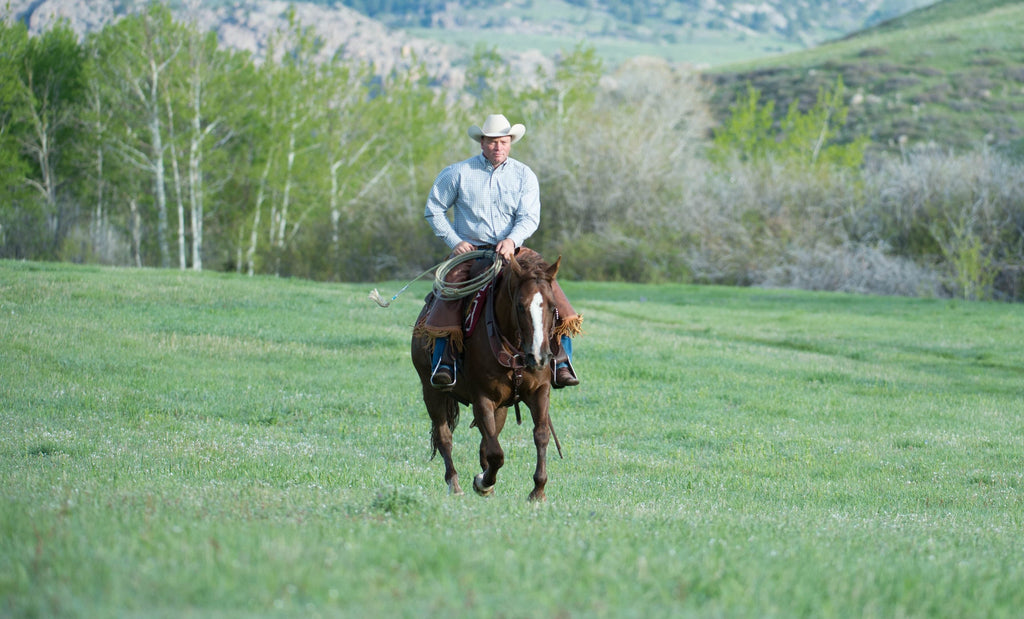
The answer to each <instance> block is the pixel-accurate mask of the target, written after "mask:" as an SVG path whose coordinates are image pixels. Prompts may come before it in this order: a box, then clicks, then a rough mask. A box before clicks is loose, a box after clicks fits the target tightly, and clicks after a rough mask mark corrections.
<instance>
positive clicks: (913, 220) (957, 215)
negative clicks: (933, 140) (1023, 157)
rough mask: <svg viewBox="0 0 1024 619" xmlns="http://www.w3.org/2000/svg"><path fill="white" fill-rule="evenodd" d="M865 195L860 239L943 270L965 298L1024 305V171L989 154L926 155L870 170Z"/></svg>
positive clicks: (857, 215)
mask: <svg viewBox="0 0 1024 619" xmlns="http://www.w3.org/2000/svg"><path fill="white" fill-rule="evenodd" d="M864 195H865V200H864V203H863V205H862V206H861V207H860V208H858V209H857V210H856V211H853V212H851V214H850V217H848V219H847V222H848V229H849V231H850V235H851V237H852V238H854V239H857V240H860V241H863V242H883V243H885V244H886V245H887V246H889V247H891V248H892V249H893V251H894V252H895V253H897V254H899V255H901V256H904V257H907V258H910V259H913V260H915V261H917V262H918V263H922V264H923V263H927V262H935V263H937V264H940V265H942V271H943V273H944V275H945V277H946V285H947V286H948V287H949V288H950V289H951V291H952V292H953V293H954V294H956V295H958V296H964V297H966V298H1004V299H1008V300H1020V298H1021V288H1022V285H1021V284H1022V281H1021V273H1022V267H1024V166H1022V165H1021V164H1019V163H1015V162H1013V161H1011V160H1009V159H1007V158H1006V157H1003V156H1001V155H999V154H998V153H996V152H994V151H991V150H987V149H982V150H978V151H973V152H969V153H963V154H956V153H949V152H944V151H939V150H935V149H925V150H919V151H914V152H911V153H908V154H907V155H906V156H905V157H902V158H899V159H882V160H879V161H876V162H874V164H873V165H872V166H869V168H868V170H867V171H866V172H865V192H864Z"/></svg>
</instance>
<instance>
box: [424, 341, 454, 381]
mask: <svg viewBox="0 0 1024 619" xmlns="http://www.w3.org/2000/svg"><path fill="white" fill-rule="evenodd" d="M430 367H431V368H433V369H432V371H431V373H430V386H431V387H433V388H435V389H451V388H452V387H453V386H455V356H454V355H452V354H451V346H450V345H449V344H448V338H446V337H439V338H437V339H436V340H434V354H433V356H432V357H431V360H430Z"/></svg>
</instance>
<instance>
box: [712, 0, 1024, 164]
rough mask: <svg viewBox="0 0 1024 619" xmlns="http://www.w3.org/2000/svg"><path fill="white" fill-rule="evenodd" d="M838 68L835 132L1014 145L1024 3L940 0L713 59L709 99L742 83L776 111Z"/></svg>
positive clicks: (1020, 113) (1021, 106)
mask: <svg viewBox="0 0 1024 619" xmlns="http://www.w3.org/2000/svg"><path fill="white" fill-rule="evenodd" d="M839 77H842V79H843V82H844V83H845V85H846V87H847V91H848V94H849V97H850V98H849V102H850V116H849V121H848V123H847V126H846V129H845V135H846V136H847V137H852V136H854V135H868V136H869V137H870V138H871V139H872V141H873V143H874V144H875V145H876V147H879V148H885V149H891V150H898V149H899V148H900V147H901V146H902V147H915V146H919V145H924V144H929V143H934V144H937V145H939V146H942V147H954V148H957V149H970V148H976V147H978V146H980V145H982V144H990V145H994V146H997V147H999V148H1002V149H1007V150H1011V151H1014V152H1016V153H1021V152H1024V4H1022V3H1020V2H1010V1H1007V0H989V1H987V2H964V1H960V0H946V1H945V2H940V3H938V4H935V5H932V6H930V7H927V8H924V9H920V10H918V11H914V12H912V13H909V14H907V15H905V16H903V17H901V18H897V19H894V20H890V21H887V22H884V23H882V24H879V25H878V26H877V27H875V28H871V29H869V30H865V31H863V32H860V33H857V34H856V35H852V36H849V37H846V38H844V39H842V40H837V41H834V42H830V43H827V44H825V45H822V46H820V47H817V48H814V49H811V50H807V51H803V52H797V53H792V54H787V55H784V56H777V57H774V58H768V59H763V60H758V61H753V62H749V63H743V64H736V65H730V66H724V67H721V68H717V69H715V70H714V71H712V72H710V73H709V74H708V78H709V79H710V80H711V81H712V82H713V83H714V84H715V87H716V89H715V95H714V98H713V100H714V105H715V107H716V111H717V113H718V115H719V116H724V115H725V114H726V113H727V110H728V106H729V105H730V104H731V103H732V102H733V101H735V98H736V95H737V94H738V93H739V92H742V91H745V90H746V87H747V84H751V85H753V86H754V87H756V88H757V89H759V90H760V91H761V92H762V93H763V96H764V97H765V98H766V99H772V100H775V101H776V108H775V109H776V112H777V113H785V110H786V107H787V106H788V104H789V102H791V101H793V100H794V99H795V98H798V99H799V100H800V102H801V105H802V106H804V105H811V104H813V102H814V100H815V98H816V95H817V92H818V90H819V88H822V87H829V86H832V85H834V84H835V83H836V80H837V79H838V78H839Z"/></svg>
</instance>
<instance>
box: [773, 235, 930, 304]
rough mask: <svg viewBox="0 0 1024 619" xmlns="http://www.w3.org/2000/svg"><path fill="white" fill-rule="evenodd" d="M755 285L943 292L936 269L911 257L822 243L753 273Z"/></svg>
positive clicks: (901, 293) (902, 293)
mask: <svg viewBox="0 0 1024 619" xmlns="http://www.w3.org/2000/svg"><path fill="white" fill-rule="evenodd" d="M753 278H754V280H755V282H754V283H755V285H758V286H765V287H769V288H800V289H803V290H829V291H834V292H853V293H860V294H882V295H897V296H911V297H913V296H925V297H937V296H942V295H943V286H942V281H941V278H940V276H939V274H938V273H936V272H935V271H934V270H932V269H929V268H927V267H924V266H920V265H918V264H917V263H915V262H914V261H912V260H909V259H907V258H903V257H900V256H893V255H891V254H890V253H889V252H888V251H886V248H885V247H884V246H869V245H858V244H853V243H844V244H842V245H838V246H834V245H829V244H827V243H821V244H818V245H816V246H814V247H810V248H796V249H794V250H792V251H791V252H789V255H788V256H786V261H785V262H783V263H781V264H777V265H775V266H771V267H768V268H767V269H765V270H763V271H761V272H759V273H755V274H754V275H753Z"/></svg>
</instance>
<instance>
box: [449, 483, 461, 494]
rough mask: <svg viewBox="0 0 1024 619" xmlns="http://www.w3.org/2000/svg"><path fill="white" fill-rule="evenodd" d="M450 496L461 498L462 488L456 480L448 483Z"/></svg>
mask: <svg viewBox="0 0 1024 619" xmlns="http://www.w3.org/2000/svg"><path fill="white" fill-rule="evenodd" d="M448 494H450V495H452V496H460V495H461V494H462V487H461V486H459V482H457V481H455V480H454V479H453V480H451V481H450V482H448Z"/></svg>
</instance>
